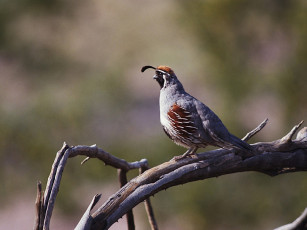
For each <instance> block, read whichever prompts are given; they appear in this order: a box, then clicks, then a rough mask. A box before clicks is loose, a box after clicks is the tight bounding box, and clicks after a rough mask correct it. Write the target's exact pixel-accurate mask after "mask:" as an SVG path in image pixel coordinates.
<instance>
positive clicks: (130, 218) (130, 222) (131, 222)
mask: <svg viewBox="0 0 307 230" xmlns="http://www.w3.org/2000/svg"><path fill="white" fill-rule="evenodd" d="M118 177H119V183H120V187H123V186H124V185H125V184H127V182H128V180H127V172H126V171H125V170H123V169H118ZM126 218H127V225H128V230H134V229H135V224H134V217H133V212H132V209H131V210H129V211H128V212H127V214H126Z"/></svg>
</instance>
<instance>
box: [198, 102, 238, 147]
mask: <svg viewBox="0 0 307 230" xmlns="http://www.w3.org/2000/svg"><path fill="white" fill-rule="evenodd" d="M194 104H195V106H196V110H197V113H198V115H199V116H200V118H201V120H202V125H203V128H204V130H205V132H206V133H207V134H208V135H209V136H210V137H211V138H212V139H213V140H214V141H215V142H216V143H215V144H217V145H220V146H223V147H231V146H232V145H231V143H230V133H229V131H228V130H227V128H226V127H225V125H224V124H223V123H222V121H221V120H220V118H219V117H218V116H217V115H216V114H215V113H214V112H213V111H212V110H211V109H210V108H209V107H208V106H206V105H205V104H203V103H201V102H200V101H198V100H196V99H195V101H194Z"/></svg>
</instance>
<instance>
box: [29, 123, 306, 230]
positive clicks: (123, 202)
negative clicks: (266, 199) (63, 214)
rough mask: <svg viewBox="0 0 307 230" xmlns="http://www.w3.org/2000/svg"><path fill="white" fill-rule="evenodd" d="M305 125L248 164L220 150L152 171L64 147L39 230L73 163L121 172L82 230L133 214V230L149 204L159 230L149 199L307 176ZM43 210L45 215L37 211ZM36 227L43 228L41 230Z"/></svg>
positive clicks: (96, 151) (262, 147)
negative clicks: (196, 188) (209, 186)
mask: <svg viewBox="0 0 307 230" xmlns="http://www.w3.org/2000/svg"><path fill="white" fill-rule="evenodd" d="M266 123H267V120H265V121H263V122H262V123H261V124H260V125H259V126H258V127H257V128H255V129H254V130H253V131H251V132H249V133H248V134H247V135H246V136H245V137H244V140H248V139H250V138H251V137H252V136H253V135H255V134H256V133H257V132H259V131H260V130H261V129H262V128H263V127H264V126H265V124H266ZM301 124H302V122H301V123H300V124H298V125H297V126H295V127H294V128H293V129H292V130H291V131H290V132H289V133H288V134H287V135H286V136H285V137H283V138H281V139H280V140H276V141H273V142H260V143H255V144H253V145H252V146H253V147H254V152H255V153H256V154H255V155H253V156H252V157H247V158H246V157H244V153H242V152H240V151H239V152H238V151H237V150H225V149H217V150H212V151H208V152H204V153H200V154H198V155H195V156H192V157H188V158H184V159H182V160H179V161H175V160H170V161H168V162H165V163H163V164H161V165H158V166H156V167H154V168H151V169H149V167H148V163H147V160H146V159H142V160H140V161H136V162H127V161H125V160H123V159H119V158H117V157H115V156H113V155H111V154H109V153H107V152H105V151H104V150H102V149H100V148H97V146H96V145H93V146H72V147H69V146H68V145H67V144H65V143H64V145H63V147H62V149H61V150H60V151H59V152H58V153H57V156H56V158H55V161H54V163H53V166H52V170H51V173H50V176H49V178H48V183H47V187H46V191H45V193H44V197H43V198H39V193H40V194H41V190H40V192H39V191H38V195H37V202H39V200H41V205H39V204H38V203H37V204H36V207H37V210H39V212H40V215H37V218H36V221H35V223H36V224H35V229H42V228H41V227H42V226H43V228H44V229H49V224H50V218H51V215H52V210H53V207H54V202H55V198H56V195H57V193H58V191H59V186H60V181H61V177H62V173H63V170H64V167H65V164H66V162H67V159H68V158H69V157H75V156H78V155H84V156H86V157H87V159H89V158H98V159H100V160H102V161H103V162H104V163H105V164H106V165H110V166H112V167H114V168H117V169H119V177H120V183H121V188H120V189H119V190H118V191H117V192H116V193H114V194H113V195H112V196H111V197H110V198H109V199H108V200H107V201H106V202H105V203H104V204H103V205H102V206H101V207H100V208H99V209H98V210H97V211H96V212H94V214H92V215H90V211H91V210H92V208H93V206H94V205H95V204H96V201H92V203H91V205H90V206H89V208H88V210H87V211H86V212H85V214H84V216H83V218H82V223H85V225H82V223H81V224H80V225H79V224H78V226H77V229H108V228H109V227H110V226H111V225H112V224H113V223H114V222H116V221H117V220H118V219H119V218H120V217H122V216H123V215H125V214H127V213H129V212H131V213H130V214H129V215H130V217H128V222H130V223H128V226H129V229H134V228H135V226H134V221H133V215H132V211H131V210H132V208H134V207H135V206H136V205H138V204H139V203H140V202H142V201H144V200H145V207H146V210H147V214H148V218H149V222H150V225H151V228H152V229H158V227H157V224H156V221H155V218H154V215H153V210H152V206H151V204H150V200H149V197H150V196H152V195H154V194H155V193H157V192H159V191H161V190H163V189H167V188H170V187H172V186H176V185H179V184H184V183H189V182H192V181H196V180H203V179H206V178H211V177H217V176H221V175H225V174H230V173H236V172H245V171H256V172H261V173H265V174H267V175H269V176H276V175H279V174H282V173H289V172H296V171H306V170H307V141H306V138H305V133H303V134H302V135H301V134H300V136H299V135H298V137H297V139H296V140H292V137H293V135H294V134H295V132H296V131H297V130H298V128H299V127H300V125H301ZM299 137H300V138H299ZM232 151H236V152H232ZM241 156H243V157H241ZM137 168H138V169H140V171H141V174H140V175H139V176H137V177H135V178H133V179H132V180H130V181H129V182H127V177H126V173H127V172H128V171H129V170H131V169H137ZM39 207H40V209H38V208H39ZM37 212H38V211H37ZM37 223H39V224H38V226H39V228H36V226H37ZM85 226H86V227H85Z"/></svg>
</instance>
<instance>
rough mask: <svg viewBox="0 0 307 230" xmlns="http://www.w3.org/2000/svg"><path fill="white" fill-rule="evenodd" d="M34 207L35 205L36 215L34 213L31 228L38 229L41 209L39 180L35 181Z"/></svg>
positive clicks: (40, 185)
mask: <svg viewBox="0 0 307 230" xmlns="http://www.w3.org/2000/svg"><path fill="white" fill-rule="evenodd" d="M35 207H36V215H35V222H34V227H33V229H34V230H39V229H40V218H41V210H42V183H41V182H40V181H38V182H37V193H36V200H35Z"/></svg>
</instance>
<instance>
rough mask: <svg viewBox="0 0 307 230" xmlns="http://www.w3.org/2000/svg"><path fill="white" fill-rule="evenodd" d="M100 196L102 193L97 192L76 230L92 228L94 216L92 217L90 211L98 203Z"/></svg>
mask: <svg viewBox="0 0 307 230" xmlns="http://www.w3.org/2000/svg"><path fill="white" fill-rule="evenodd" d="M100 198H101V194H96V195H95V196H94V197H93V199H92V201H91V203H90V204H89V206H88V207H87V209H86V211H85V213H84V214H83V216H82V218H81V220H80V221H79V223H78V225H77V226H76V227H75V230H88V229H90V228H91V224H92V220H93V218H92V216H91V214H90V212H91V211H92V209H93V208H94V206H95V205H96V204H97V202H98V201H99V200H100Z"/></svg>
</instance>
